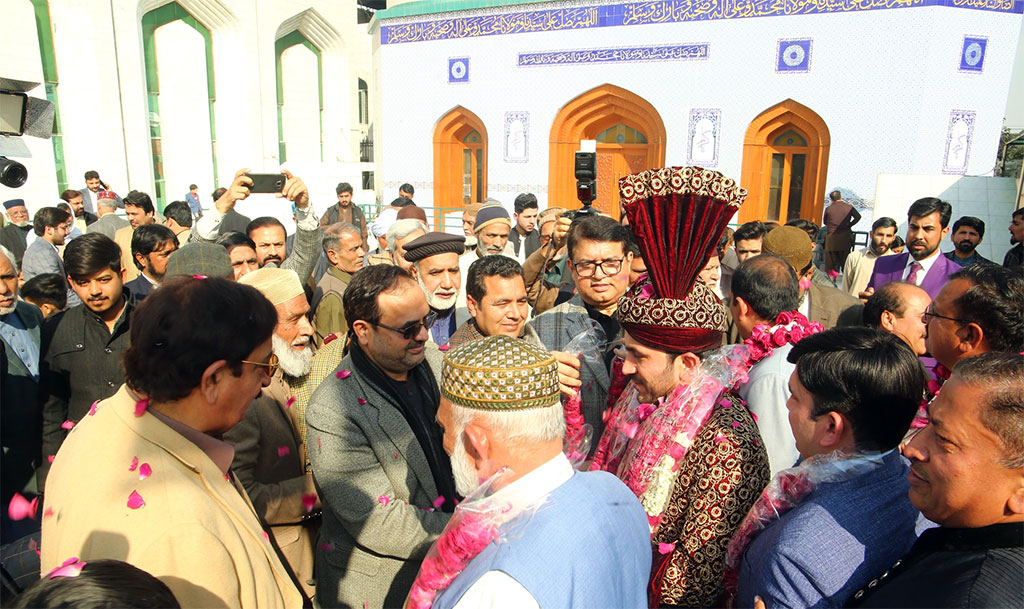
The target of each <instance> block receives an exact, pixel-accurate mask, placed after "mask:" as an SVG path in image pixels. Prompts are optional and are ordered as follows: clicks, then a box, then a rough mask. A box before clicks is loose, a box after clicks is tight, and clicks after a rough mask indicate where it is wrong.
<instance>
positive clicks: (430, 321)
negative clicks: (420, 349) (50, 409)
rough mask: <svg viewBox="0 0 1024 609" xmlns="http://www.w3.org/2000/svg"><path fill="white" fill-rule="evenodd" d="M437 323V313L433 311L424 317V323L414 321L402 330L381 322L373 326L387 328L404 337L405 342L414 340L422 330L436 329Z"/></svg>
mask: <svg viewBox="0 0 1024 609" xmlns="http://www.w3.org/2000/svg"><path fill="white" fill-rule="evenodd" d="M435 321H437V313H435V312H433V311H431V312H430V313H427V316H426V317H424V318H423V320H422V321H414V322H412V323H411V324H408V325H406V326H405V327H402V328H394V327H392V326H386V325H384V324H382V323H380V322H374V323H373V325H375V326H378V327H381V328H386V329H388V330H391V331H392V332H398V333H399V334H401V335H402V338H404V339H405V340H412V339H414V338H416V335H417V334H419V333H420V328H426V329H427V330H430V329H431V328H432V327H434V322H435Z"/></svg>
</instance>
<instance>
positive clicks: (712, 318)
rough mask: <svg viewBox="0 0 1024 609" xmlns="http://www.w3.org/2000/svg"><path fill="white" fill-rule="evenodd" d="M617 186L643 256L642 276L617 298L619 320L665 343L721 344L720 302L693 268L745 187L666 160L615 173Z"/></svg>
mask: <svg viewBox="0 0 1024 609" xmlns="http://www.w3.org/2000/svg"><path fill="white" fill-rule="evenodd" d="M619 194H620V195H621V198H622V199H621V200H622V207H623V210H624V211H625V213H626V217H627V218H628V219H629V226H630V228H631V229H632V230H633V234H634V235H635V236H636V240H637V243H638V244H639V246H640V253H641V255H642V256H643V259H644V262H646V263H647V277H646V278H645V279H641V280H640V281H638V282H637V283H636V284H635V285H634V286H633V287H632V288H630V289H629V291H628V292H626V294H625V295H624V296H623V297H622V298H620V299H619V307H618V311H617V312H616V316H617V317H618V319H619V322H620V323H621V324H622V327H623V328H624V329H625V330H626V331H627V332H629V335H630V336H632V337H633V338H635V339H637V340H638V341H640V342H642V343H644V344H645V345H648V346H649V347H652V348H654V349H659V350H663V351H674V352H687V351H703V350H704V349H707V348H710V347H714V346H715V345H718V344H720V343H721V340H722V332H724V331H725V329H726V314H725V307H724V306H723V305H722V303H721V301H719V299H718V297H717V296H715V294H714V293H713V292H712V291H711V290H710V289H709V288H708V287H707V286H706V285H704V282H702V281H700V280H699V278H698V276H699V274H700V271H701V269H703V268H704V265H706V264H707V262H708V259H709V258H710V257H711V254H712V252H713V251H714V249H715V247H716V246H717V245H718V240H719V239H720V238H721V237H722V233H724V232H725V229H726V226H727V225H728V223H729V220H730V219H731V218H732V216H733V214H735V213H736V210H738V209H739V207H740V205H741V204H742V203H743V200H744V199H746V197H747V191H746V190H745V189H743V188H740V187H739V185H738V184H737V183H736V181H735V180H733V179H731V178H727V177H725V176H724V175H722V174H721V173H719V172H717V171H712V170H710V169H704V168H701V167H665V168H663V169H651V170H648V171H642V172H640V173H635V174H633V175H628V176H626V177H624V178H622V179H620V180H619Z"/></svg>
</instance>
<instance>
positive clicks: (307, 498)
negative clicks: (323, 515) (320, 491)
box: [302, 493, 316, 513]
mask: <svg viewBox="0 0 1024 609" xmlns="http://www.w3.org/2000/svg"><path fill="white" fill-rule="evenodd" d="M302 505H303V507H305V508H306V512H307V513H309V512H312V511H313V507H314V506H315V505H316V493H305V494H303V495H302Z"/></svg>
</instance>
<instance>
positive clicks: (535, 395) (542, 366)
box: [441, 335, 559, 410]
mask: <svg viewBox="0 0 1024 609" xmlns="http://www.w3.org/2000/svg"><path fill="white" fill-rule="evenodd" d="M441 394H442V395H443V396H444V397H445V398H447V399H448V400H449V401H451V402H452V403H453V404H458V405H460V406H465V407H466V408H473V409H476V410H526V409H528V408H542V407H546V406H552V405H555V404H558V403H559V390H558V362H557V361H555V358H554V357H552V356H551V354H550V353H548V352H547V351H545V350H544V349H542V348H540V347H538V346H536V345H534V344H533V343H530V342H527V341H525V340H522V339H517V338H510V337H508V336H505V335H497V336H488V337H486V338H481V339H478V340H474V341H470V342H468V343H464V344H462V345H460V346H459V347H456V348H455V349H452V350H451V351H449V352H448V353H447V354H446V355H445V357H444V361H443V362H442V364H441Z"/></svg>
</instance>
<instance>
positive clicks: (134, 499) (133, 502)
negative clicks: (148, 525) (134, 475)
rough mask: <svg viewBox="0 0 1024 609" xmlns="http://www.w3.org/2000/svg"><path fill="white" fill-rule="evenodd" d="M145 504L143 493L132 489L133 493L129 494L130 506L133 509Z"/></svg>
mask: <svg viewBox="0 0 1024 609" xmlns="http://www.w3.org/2000/svg"><path fill="white" fill-rule="evenodd" d="M144 505H146V502H145V501H143V500H142V495H140V494H139V493H138V491H132V494H131V495H128V507H130V508H131V509H133V510H137V509H139V508H140V507H142V506H144Z"/></svg>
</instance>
